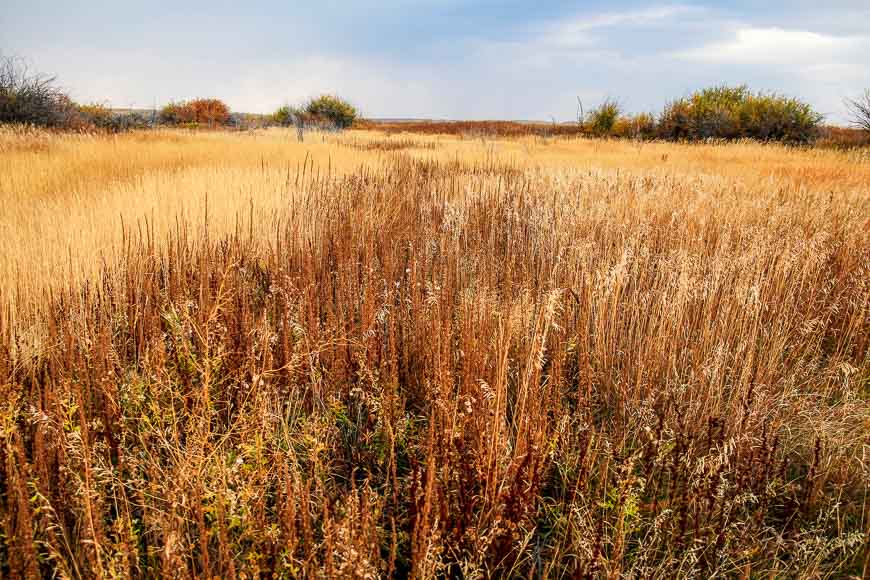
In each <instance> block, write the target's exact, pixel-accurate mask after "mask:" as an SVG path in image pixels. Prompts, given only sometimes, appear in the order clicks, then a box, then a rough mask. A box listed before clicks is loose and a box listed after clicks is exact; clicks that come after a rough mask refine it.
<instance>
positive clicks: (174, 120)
mask: <svg viewBox="0 0 870 580" xmlns="http://www.w3.org/2000/svg"><path fill="white" fill-rule="evenodd" d="M229 119H230V108H229V107H228V106H227V105H226V103H224V102H223V101H221V100H220V99H194V100H192V101H186V102H180V103H174V102H173V103H169V104H168V105H166V106H165V107H163V109H161V111H160V120H161V121H162V122H163V123H167V124H170V125H187V124H202V125H208V126H209V127H214V126H216V125H225V124H226V123H227V122H228V121H229Z"/></svg>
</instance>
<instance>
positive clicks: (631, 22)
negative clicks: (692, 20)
mask: <svg viewBox="0 0 870 580" xmlns="http://www.w3.org/2000/svg"><path fill="white" fill-rule="evenodd" d="M700 11H701V9H699V8H696V7H694V6H685V5H682V4H676V5H668V6H653V7H650V8H646V9H643V10H630V11H624V12H606V13H603V14H594V15H591V16H578V17H575V18H573V19H570V20H567V21H559V22H556V23H553V24H551V25H549V26H547V27H546V28H545V30H544V32H543V34H541V35H540V36H539V37H538V38H537V41H538V42H539V43H540V44H549V45H554V46H562V47H572V46H586V45H589V44H592V43H594V42H595V41H594V39H593V38H592V37H591V36H590V35H589V34H588V33H590V32H593V31H596V30H602V29H608V28H616V27H645V26H652V25H660V24H662V23H666V22H670V21H673V20H674V19H676V18H677V17H683V16H687V15H689V14H692V13H697V12H700Z"/></svg>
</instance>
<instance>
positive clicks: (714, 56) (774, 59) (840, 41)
mask: <svg viewBox="0 0 870 580" xmlns="http://www.w3.org/2000/svg"><path fill="white" fill-rule="evenodd" d="M868 51H870V37H862V36H831V35H826V34H819V33H817V32H810V31H807V30H785V29H782V28H751V27H746V28H738V29H736V30H735V31H734V36H733V38H731V39H729V40H726V41H724V42H714V43H710V44H707V45H705V46H702V47H700V48H695V49H691V50H686V51H682V52H678V53H676V54H675V56H677V57H678V58H682V59H685V60H692V61H700V62H705V63H711V64H741V65H756V66H757V65H781V66H792V65H793V66H807V65H818V64H822V63H831V64H842V63H843V62H861V61H862V60H863V58H865V57H862V56H861V55H862V54H863V55H866V54H867V53H868Z"/></svg>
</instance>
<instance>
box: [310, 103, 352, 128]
mask: <svg viewBox="0 0 870 580" xmlns="http://www.w3.org/2000/svg"><path fill="white" fill-rule="evenodd" d="M304 112H305V113H308V114H309V115H311V116H312V117H314V118H316V119H322V120H325V121H327V122H329V123H331V124H332V125H333V126H335V127H337V128H339V129H345V128H347V127H350V126H351V125H352V124H353V122H354V121H355V120H356V118H357V116H358V112H357V110H356V107H354V106H353V105H351V104H350V103H349V102H347V101H346V100H344V99H342V98H340V97H336V96H334V95H321V96H319V97H317V98H316V99H312V100H311V101H309V102H308V103H307V104H306V105H305V107H304Z"/></svg>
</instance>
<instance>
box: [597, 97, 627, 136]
mask: <svg viewBox="0 0 870 580" xmlns="http://www.w3.org/2000/svg"><path fill="white" fill-rule="evenodd" d="M621 114H622V107H621V106H620V105H619V103H618V102H617V101H615V100H613V99H609V98H608V99H605V100H604V102H603V103H601V104H600V105H599V106H598V108H597V109H593V110H592V111H591V112H590V113H589V126H590V128H591V129H592V132H593V133H595V134H596V135H609V134H611V133H612V132H613V129H614V127H615V126H616V122H617V121H618V120H619V116H620V115H621Z"/></svg>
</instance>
